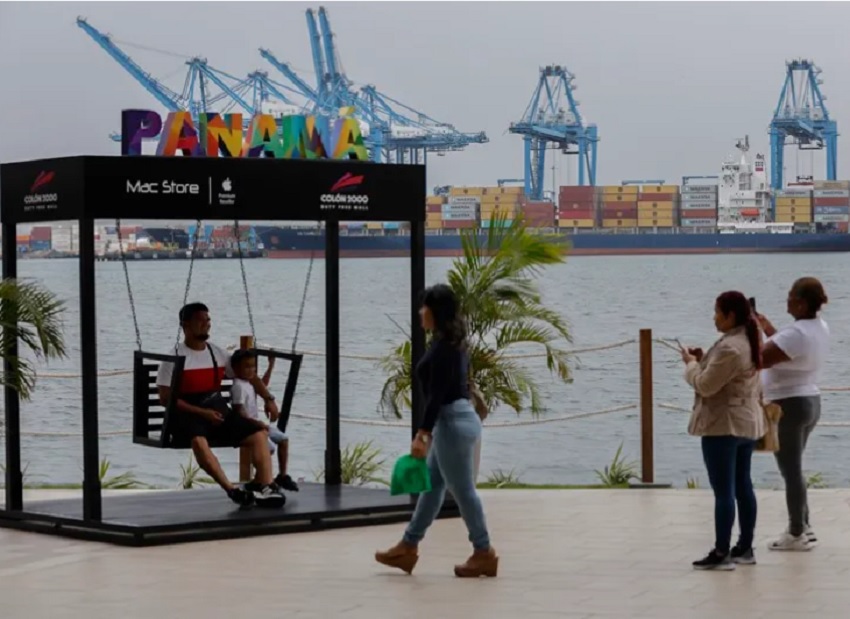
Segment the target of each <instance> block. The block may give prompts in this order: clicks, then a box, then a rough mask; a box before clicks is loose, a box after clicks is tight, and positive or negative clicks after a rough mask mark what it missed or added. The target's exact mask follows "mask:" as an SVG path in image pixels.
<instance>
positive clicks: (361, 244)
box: [263, 230, 850, 258]
mask: <svg viewBox="0 0 850 619" xmlns="http://www.w3.org/2000/svg"><path fill="white" fill-rule="evenodd" d="M554 238H555V239H556V240H557V241H559V242H562V243H563V245H564V251H565V252H566V253H569V255H571V256H633V255H677V254H724V253H729V254H750V253H770V252H773V253H789V252H812V253H825V252H850V235H848V234H576V235H565V234H562V235H557V236H555V237H554ZM263 242H264V243H265V246H266V248H267V255H268V257H269V258H309V257H310V256H315V257H321V256H324V244H325V240H324V236H323V235H317V234H307V233H303V232H298V231H295V230H286V231H283V230H278V231H276V232H275V234H273V235H270V238H268V239H266V238H264V239H263ZM339 242H340V256H341V257H343V258H395V257H404V256H409V255H410V237H408V236H404V235H381V236H345V235H343V236H340V239H339ZM462 254H463V248H462V246H461V241H460V236H456V235H451V236H449V235H434V236H432V235H428V236H426V237H425V255H426V256H428V257H431V258H436V257H457V256H460V255H462Z"/></svg>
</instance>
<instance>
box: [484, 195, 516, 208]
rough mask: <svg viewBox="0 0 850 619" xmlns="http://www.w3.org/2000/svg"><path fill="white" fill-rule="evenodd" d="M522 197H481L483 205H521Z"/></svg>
mask: <svg viewBox="0 0 850 619" xmlns="http://www.w3.org/2000/svg"><path fill="white" fill-rule="evenodd" d="M521 200H522V196H510V195H504V196H503V195H489V196H482V197H481V205H482V206H484V205H485V204H519V203H520V201H521Z"/></svg>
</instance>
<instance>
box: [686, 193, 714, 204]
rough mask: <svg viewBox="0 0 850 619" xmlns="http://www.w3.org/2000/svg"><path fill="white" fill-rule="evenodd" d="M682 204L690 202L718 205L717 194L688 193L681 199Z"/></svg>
mask: <svg viewBox="0 0 850 619" xmlns="http://www.w3.org/2000/svg"><path fill="white" fill-rule="evenodd" d="M681 202H682V204H686V203H688V202H712V203H715V204H716V203H717V194H716V193H687V194H682V197H681Z"/></svg>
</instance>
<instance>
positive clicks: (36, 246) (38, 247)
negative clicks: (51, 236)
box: [30, 235, 50, 251]
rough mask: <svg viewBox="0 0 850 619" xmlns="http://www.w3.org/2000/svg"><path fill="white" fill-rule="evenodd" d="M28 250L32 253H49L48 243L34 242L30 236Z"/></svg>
mask: <svg viewBox="0 0 850 619" xmlns="http://www.w3.org/2000/svg"><path fill="white" fill-rule="evenodd" d="M30 250H32V251H50V241H34V240H32V235H30Z"/></svg>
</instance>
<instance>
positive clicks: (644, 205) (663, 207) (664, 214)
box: [638, 185, 679, 228]
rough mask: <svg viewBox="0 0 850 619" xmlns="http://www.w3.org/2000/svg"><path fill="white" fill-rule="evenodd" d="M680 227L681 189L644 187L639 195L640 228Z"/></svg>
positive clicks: (655, 186)
mask: <svg viewBox="0 0 850 619" xmlns="http://www.w3.org/2000/svg"><path fill="white" fill-rule="evenodd" d="M678 225H679V187H678V186H677V185H644V186H643V187H641V191H640V193H639V194H638V228H672V227H674V226H678Z"/></svg>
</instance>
